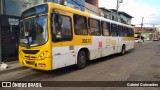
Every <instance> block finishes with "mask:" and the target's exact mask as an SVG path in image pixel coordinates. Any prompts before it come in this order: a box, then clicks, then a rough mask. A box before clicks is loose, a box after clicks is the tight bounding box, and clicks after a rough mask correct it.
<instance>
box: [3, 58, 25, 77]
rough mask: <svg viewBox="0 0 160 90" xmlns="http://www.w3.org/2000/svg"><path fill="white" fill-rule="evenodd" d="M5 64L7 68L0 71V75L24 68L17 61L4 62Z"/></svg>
mask: <svg viewBox="0 0 160 90" xmlns="http://www.w3.org/2000/svg"><path fill="white" fill-rule="evenodd" d="M5 64H7V65H8V67H7V68H6V69H5V70H0V74H1V73H8V72H11V71H15V70H22V69H24V67H22V66H21V65H20V64H19V62H18V61H11V62H6V63H5Z"/></svg>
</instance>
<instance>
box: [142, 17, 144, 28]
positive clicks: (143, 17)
mask: <svg viewBox="0 0 160 90" xmlns="http://www.w3.org/2000/svg"><path fill="white" fill-rule="evenodd" d="M143 20H144V17H142V23H141V29H142V27H143Z"/></svg>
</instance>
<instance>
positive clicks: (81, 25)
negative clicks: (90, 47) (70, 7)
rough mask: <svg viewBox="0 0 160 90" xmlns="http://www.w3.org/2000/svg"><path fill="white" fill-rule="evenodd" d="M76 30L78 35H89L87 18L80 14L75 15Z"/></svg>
mask: <svg viewBox="0 0 160 90" xmlns="http://www.w3.org/2000/svg"><path fill="white" fill-rule="evenodd" d="M74 32H75V34H76V35H87V34H88V29H87V18H86V17H84V16H80V15H76V14H75V15H74Z"/></svg>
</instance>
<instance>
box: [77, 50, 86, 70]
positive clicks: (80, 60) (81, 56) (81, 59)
mask: <svg viewBox="0 0 160 90" xmlns="http://www.w3.org/2000/svg"><path fill="white" fill-rule="evenodd" d="M86 62H87V55H86V52H85V51H80V52H79V53H78V57H77V68H78V69H83V68H85V67H86Z"/></svg>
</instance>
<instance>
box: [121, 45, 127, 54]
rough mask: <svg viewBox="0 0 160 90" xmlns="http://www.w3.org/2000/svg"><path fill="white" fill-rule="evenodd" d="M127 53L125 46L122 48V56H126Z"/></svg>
mask: <svg viewBox="0 0 160 90" xmlns="http://www.w3.org/2000/svg"><path fill="white" fill-rule="evenodd" d="M125 52H126V49H125V46H122V51H121V55H125Z"/></svg>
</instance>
